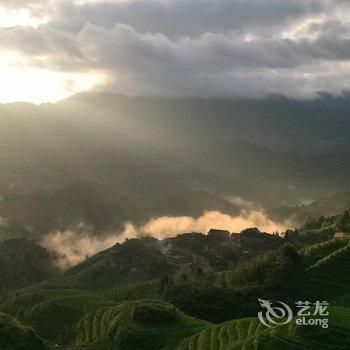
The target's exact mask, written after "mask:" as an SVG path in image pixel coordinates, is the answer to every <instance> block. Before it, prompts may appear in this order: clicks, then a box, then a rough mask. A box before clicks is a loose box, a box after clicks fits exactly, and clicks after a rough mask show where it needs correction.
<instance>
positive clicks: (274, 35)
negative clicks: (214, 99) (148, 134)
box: [0, 0, 350, 98]
mask: <svg viewBox="0 0 350 350" xmlns="http://www.w3.org/2000/svg"><path fill="white" fill-rule="evenodd" d="M18 3H20V2H18ZM32 3H33V4H34V3H35V2H34V1H32ZM37 3H38V2H37ZM46 5H47V6H46V8H45V6H44V9H45V11H47V13H49V12H50V11H51V18H50V20H49V21H48V22H47V23H45V24H43V25H41V26H39V27H37V28H33V27H14V28H6V29H4V28H3V29H0V48H1V49H2V50H3V51H4V50H14V51H18V52H20V53H21V54H22V55H23V56H24V57H25V58H26V59H27V62H28V64H31V65H38V64H39V65H41V66H45V67H46V68H51V69H54V70H63V71H67V70H73V71H74V70H76V71H83V70H86V69H87V70H88V69H94V70H101V71H104V72H108V75H109V77H111V80H113V82H112V83H111V85H110V86H108V88H109V89H115V90H118V91H121V92H126V93H134V94H174V95H195V96H238V97H245V96H249V97H262V96H265V95H267V94H271V93H272V94H274V93H282V94H285V95H288V96H295V97H300V98H303V97H311V96H315V94H317V92H318V91H328V92H331V93H341V91H342V90H343V89H349V88H350V78H349V64H348V61H349V60H350V34H349V33H350V31H349V22H348V19H347V17H346V16H344V14H346V12H344V8H347V7H349V5H348V4H347V3H345V2H341V1H321V0H320V1H297V0H288V1H287V0H278V1H277V0H244V1H243V0H235V1H234V0H230V1H228V0H217V1H214V0H201V1H200V0H172V1H170V0H159V1H156V0H148V1H146V0H135V1H131V0H130V1H119V2H115V1H114V2H111V1H97V2H94V3H91V2H89V3H83V4H78V3H74V2H72V1H58V2H57V1H56V2H55V1H53V2H50V3H48V2H46Z"/></svg>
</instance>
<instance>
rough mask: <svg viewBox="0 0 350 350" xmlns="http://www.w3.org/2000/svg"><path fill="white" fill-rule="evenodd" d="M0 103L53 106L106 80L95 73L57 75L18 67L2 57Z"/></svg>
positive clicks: (47, 71) (48, 71) (0, 65)
mask: <svg viewBox="0 0 350 350" xmlns="http://www.w3.org/2000/svg"><path fill="white" fill-rule="evenodd" d="M0 76H1V81H0V102H1V103H8V102H15V101H25V102H32V103H42V102H53V101H57V100H60V99H63V98H66V97H68V96H70V95H72V94H74V93H77V92H80V91H85V90H90V89H91V88H93V87H94V86H96V85H99V84H103V82H104V77H103V76H101V75H99V74H96V73H94V72H91V73H85V74H82V73H56V72H53V71H50V70H46V69H38V68H28V67H21V66H15V65H12V64H11V60H10V58H9V57H7V56H0Z"/></svg>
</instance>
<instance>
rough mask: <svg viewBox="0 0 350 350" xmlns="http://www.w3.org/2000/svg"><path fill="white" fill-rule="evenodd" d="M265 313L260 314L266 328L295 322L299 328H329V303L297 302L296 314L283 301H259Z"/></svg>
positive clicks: (259, 316)
mask: <svg viewBox="0 0 350 350" xmlns="http://www.w3.org/2000/svg"><path fill="white" fill-rule="evenodd" d="M259 303H260V305H261V306H262V307H263V309H264V310H263V311H260V312H259V313H258V318H259V320H260V322H261V323H262V324H263V325H265V326H266V327H270V328H271V327H275V326H277V325H283V324H287V323H290V322H292V320H293V322H295V323H296V324H297V325H299V326H320V327H322V328H328V315H329V312H328V311H327V309H328V306H329V303H328V302H327V301H319V300H317V301H315V302H311V301H297V302H296V303H295V307H296V308H297V309H298V310H297V312H296V313H295V314H294V313H293V310H292V308H291V307H290V306H289V305H287V304H286V303H283V302H281V301H276V302H271V301H269V300H264V299H259Z"/></svg>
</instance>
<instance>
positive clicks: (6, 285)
mask: <svg viewBox="0 0 350 350" xmlns="http://www.w3.org/2000/svg"><path fill="white" fill-rule="evenodd" d="M58 272H59V271H58V269H57V267H56V266H55V265H54V260H53V257H52V255H51V254H50V253H49V252H48V251H47V250H46V249H45V248H43V247H41V246H40V245H38V244H36V243H34V242H33V241H30V240H28V239H25V238H13V239H10V240H6V241H3V242H0V288H3V289H5V290H11V289H16V288H22V287H25V286H29V285H30V284H33V283H35V282H39V281H43V280H45V279H47V278H51V277H54V276H55V275H57V274H58Z"/></svg>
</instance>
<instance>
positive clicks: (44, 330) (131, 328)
mask: <svg viewBox="0 0 350 350" xmlns="http://www.w3.org/2000/svg"><path fill="white" fill-rule="evenodd" d="M302 255H303V256H304V260H305V262H306V263H307V264H308V265H309V268H308V270H307V281H306V282H307V283H309V284H310V285H311V287H312V289H313V290H314V291H315V294H314V295H315V299H318V300H327V301H329V302H330V304H331V307H330V310H329V311H330V324H331V327H330V329H328V330H325V329H321V328H317V327H296V326H295V325H294V324H290V325H289V326H280V327H277V328H274V329H267V328H266V327H264V326H263V325H262V324H260V322H259V321H258V320H257V319H256V318H245V319H238V320H233V321H229V322H225V323H222V324H218V325H212V324H209V323H208V322H205V321H200V320H196V319H193V318H190V317H188V316H186V315H184V314H182V313H181V312H179V311H178V310H177V309H175V308H174V307H173V306H172V305H170V304H167V303H162V302H159V301H154V300H153V301H150V300H138V301H125V300H127V299H129V300H130V299H136V298H142V297H145V296H146V297H149V296H150V297H154V296H155V295H157V293H158V292H159V290H158V289H159V285H158V282H157V281H149V282H143V283H139V284H135V285H131V286H124V287H119V288H111V289H102V290H99V291H94V292H93V293H92V292H83V291H78V290H74V289H68V288H67V289H46V290H42V289H40V288H39V286H37V288H31V289H30V288H27V289H25V290H22V291H20V292H19V293H18V295H17V296H14V297H13V298H12V299H10V300H8V301H7V302H6V303H5V304H4V305H3V306H2V310H4V311H5V312H7V313H9V314H11V315H14V316H16V317H18V318H19V319H21V320H22V321H23V322H24V323H25V324H28V325H30V326H33V327H34V328H35V329H36V330H37V332H38V334H39V335H41V336H43V337H45V338H46V339H50V340H52V341H54V342H58V343H60V344H75V346H76V348H77V349H94V350H97V349H101V350H104V349H106V350H107V349H111V348H112V346H117V349H122V350H129V349H130V350H136V349H137V350H140V349H152V350H156V349H167V350H170V349H178V350H229V349H252V348H257V349H280V348H285V349H332V348H334V349H342V348H343V349H346V346H347V345H346V344H347V342H350V339H349V338H348V333H349V330H350V323H349V319H350V309H349V308H348V306H349V300H348V299H349V298H348V297H346V295H350V293H349V291H350V283H349V278H348V271H349V262H350V246H349V240H347V239H337V240H331V241H327V242H324V243H320V244H316V245H313V246H310V247H307V248H305V249H304V250H303V251H302ZM84 270H85V269H84ZM42 285H46V287H47V286H48V285H49V284H48V283H44V284H42ZM121 300H124V301H121ZM117 301H120V302H117ZM140 306H141V307H142V308H144V309H146V311H147V314H150V315H151V316H152V315H153V316H154V315H155V317H153V316H152V317H153V320H152V317H151V320H146V321H145V322H143V321H142V320H141V321H140V320H135V318H134V312H135V309H136V308H138V307H140ZM159 310H160V311H159ZM174 310H175V314H174V315H173V318H172V319H171V320H168V321H166V322H162V323H161V324H154V319H157V317H158V316H157V315H160V316H161V315H162V314H167V313H168V312H170V313H173V312H174ZM159 313H160V314H159Z"/></svg>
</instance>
